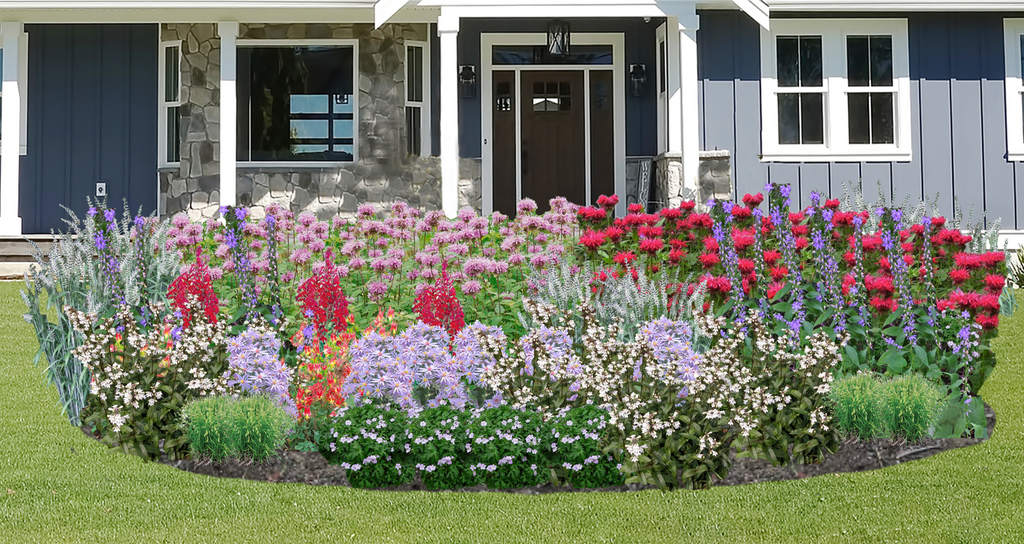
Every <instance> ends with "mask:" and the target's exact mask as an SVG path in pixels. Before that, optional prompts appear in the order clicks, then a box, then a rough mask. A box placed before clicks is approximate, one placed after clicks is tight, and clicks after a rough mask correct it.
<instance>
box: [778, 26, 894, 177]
mask: <svg viewBox="0 0 1024 544" xmlns="http://www.w3.org/2000/svg"><path fill="white" fill-rule="evenodd" d="M761 116H762V127H761V128H762V130H761V137H762V160H765V161H783V162H797V161H799V162H823V161H909V160H910V159H911V149H912V147H911V141H910V138H911V134H910V63H909V52H908V45H907V23H906V20H902V19H780V20H773V21H772V29H771V30H770V31H762V40H761Z"/></svg>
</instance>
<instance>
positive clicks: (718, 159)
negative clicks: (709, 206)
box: [697, 149, 733, 202]
mask: <svg viewBox="0 0 1024 544" xmlns="http://www.w3.org/2000/svg"><path fill="white" fill-rule="evenodd" d="M697 189H698V193H699V196H700V200H699V202H707V201H708V199H709V198H715V199H717V200H732V198H733V196H732V174H731V168H730V166H729V151H728V150H725V149H722V150H715V151H701V152H700V167H699V169H698V171H697Z"/></svg>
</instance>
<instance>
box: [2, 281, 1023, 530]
mask: <svg viewBox="0 0 1024 544" xmlns="http://www.w3.org/2000/svg"><path fill="white" fill-rule="evenodd" d="M19 286H20V284H19V283H0V542H122V541H125V542H127V541H130V542H325V543H326V542H330V543H334V542H485V543H488V544H497V543H502V542H531V543H532V542H643V543H648V542H650V543H657V542H691V541H692V542H729V543H733V542H929V543H932V544H935V543H941V542H1000V543H1005V542H1022V541H1024V424H1022V422H1024V395H1021V393H1020V390H1021V385H1022V384H1024V316H1020V315H1018V316H1017V317H1015V318H1013V319H1010V320H1007V321H1006V322H1005V323H1004V324H1003V326H1002V327H1001V329H1002V337H1001V338H1000V339H999V341H998V346H997V353H998V356H999V366H998V367H997V368H996V371H995V373H994V374H993V375H992V378H991V380H990V381H989V383H988V384H986V386H985V389H984V390H983V396H984V397H985V400H986V401H987V402H988V403H990V404H991V405H992V406H993V408H994V409H995V411H996V414H997V417H998V424H997V427H996V431H995V434H994V436H993V437H992V439H991V440H989V441H987V442H986V443H984V444H981V445H978V446H974V447H971V448H966V449H961V450H954V451H949V452H945V453H942V454H940V455H937V456H934V457H931V458H929V459H926V460H923V461H916V462H912V463H908V464H905V465H900V466H895V467H890V468H888V469H885V470H880V471H874V472H868V473H860V474H844V475H830V476H822V477H818V478H812V479H808V480H801V481H793V482H779V483H766V484H759V485H750V486H741V487H732V488H716V489H712V490H709V491H699V492H692V491H681V492H672V493H662V492H659V491H647V492H642V493H622V494H601V493H583V494H558V495H545V496H520V495H506V494H490V493H488V494H458V493H428V492H411V493H382V492H365V491H357V490H352V489H348V488H328V487H312V486H306V485H299V484H263V483H255V482H246V481H239V480H224V479H215V478H209V477H204V476H196V475H193V474H188V473H185V472H180V471H178V470H175V469H173V468H170V467H166V466H162V465H158V464H152V463H144V462H143V461H141V460H139V459H137V458H134V457H128V456H125V455H121V454H117V453H108V451H107V449H106V448H105V447H104V446H102V445H100V444H98V443H96V442H94V441H92V440H90V439H88V438H86V437H85V436H84V435H82V433H81V432H79V431H78V430H77V429H74V428H72V427H70V426H69V425H68V424H67V420H66V419H65V418H64V416H62V415H61V414H60V411H59V409H58V408H55V402H56V393H55V392H54V391H53V390H52V389H51V388H48V387H46V386H45V384H44V382H43V378H42V376H41V375H40V372H41V369H37V368H34V367H32V365H31V360H32V356H33V353H34V352H35V349H36V342H35V340H34V338H33V335H32V333H31V331H30V329H29V327H28V326H27V325H26V324H25V323H24V322H23V321H22V319H21V317H20V314H21V313H22V311H23V306H22V304H21V301H20V298H19V296H18V289H19Z"/></svg>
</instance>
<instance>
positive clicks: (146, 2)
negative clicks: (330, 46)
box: [0, 0, 374, 11]
mask: <svg viewBox="0 0 1024 544" xmlns="http://www.w3.org/2000/svg"><path fill="white" fill-rule="evenodd" d="M373 5H374V2H373V0H0V10H26V11H27V10H47V9H195V8H204V9H221V8H228V9H233V8H240V9H260V8H272V9H316V8H328V9H339V8H368V7H373Z"/></svg>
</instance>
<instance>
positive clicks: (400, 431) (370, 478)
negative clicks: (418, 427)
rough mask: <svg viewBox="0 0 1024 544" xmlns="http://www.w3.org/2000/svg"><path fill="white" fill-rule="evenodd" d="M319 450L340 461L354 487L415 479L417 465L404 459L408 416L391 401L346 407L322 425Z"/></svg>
mask: <svg viewBox="0 0 1024 544" xmlns="http://www.w3.org/2000/svg"><path fill="white" fill-rule="evenodd" d="M323 427H325V428H326V429H327V432H326V433H322V434H320V435H319V442H318V446H319V449H320V453H321V454H322V455H323V456H324V458H325V459H327V462H329V463H331V464H334V465H341V467H342V468H344V469H345V473H346V475H347V476H348V483H349V484H350V485H351V486H352V487H359V488H364V489H374V488H380V487H390V486H395V485H401V484H404V483H408V482H411V481H412V478H413V476H414V475H415V470H414V467H412V466H410V465H409V464H408V463H406V462H405V458H406V453H407V451H406V450H405V449H404V447H403V446H404V444H407V443H408V440H406V438H407V436H408V435H407V430H408V428H409V418H408V415H407V414H406V413H405V411H404V410H400V409H398V408H397V407H395V406H392V405H386V406H385V405H375V404H366V405H363V406H355V407H346V408H342V409H341V410H339V411H338V412H337V415H335V416H334V417H333V418H331V419H329V420H327V421H326V423H325V425H323Z"/></svg>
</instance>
